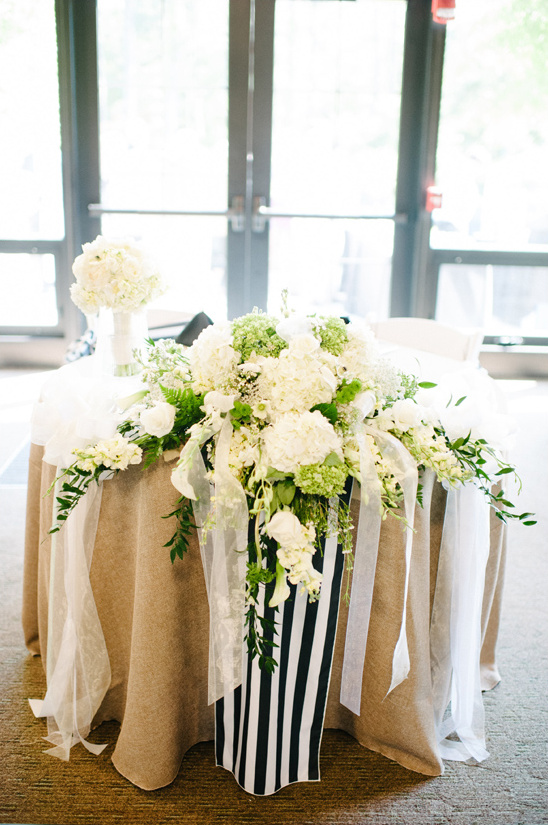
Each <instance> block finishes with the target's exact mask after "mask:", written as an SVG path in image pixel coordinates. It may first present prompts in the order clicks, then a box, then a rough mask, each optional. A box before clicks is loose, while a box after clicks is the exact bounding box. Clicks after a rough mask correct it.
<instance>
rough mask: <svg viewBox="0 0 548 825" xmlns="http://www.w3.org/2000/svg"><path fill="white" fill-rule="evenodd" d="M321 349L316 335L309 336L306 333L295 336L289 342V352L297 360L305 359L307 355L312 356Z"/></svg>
mask: <svg viewBox="0 0 548 825" xmlns="http://www.w3.org/2000/svg"><path fill="white" fill-rule="evenodd" d="M280 337H282V336H280ZM319 348H320V342H319V341H318V339H317V338H316V337H315V336H314V335H309V334H306V333H305V334H299V335H295V336H293V337H292V338H291V340H290V342H289V352H290V353H291V355H292V356H294V357H295V358H303V357H304V356H305V355H312V354H313V353H314V352H316V350H318V349H319Z"/></svg>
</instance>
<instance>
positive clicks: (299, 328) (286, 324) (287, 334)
mask: <svg viewBox="0 0 548 825" xmlns="http://www.w3.org/2000/svg"><path fill="white" fill-rule="evenodd" d="M313 329H314V326H313V323H312V319H311V318H306V317H302V316H301V317H299V316H298V315H290V316H289V318H284V319H283V320H282V321H280V322H279V324H278V325H277V326H276V332H277V333H278V335H279V336H280V338H283V340H284V341H287V343H289V342H290V341H291V339H292V338H295V336H297V335H312V330H313Z"/></svg>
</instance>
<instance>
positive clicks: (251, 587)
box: [244, 535, 278, 673]
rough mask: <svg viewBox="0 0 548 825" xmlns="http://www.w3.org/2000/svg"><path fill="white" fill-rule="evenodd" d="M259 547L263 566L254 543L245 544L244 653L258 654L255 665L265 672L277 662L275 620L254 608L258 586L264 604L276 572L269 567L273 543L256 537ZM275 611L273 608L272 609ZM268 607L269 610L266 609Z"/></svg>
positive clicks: (274, 562) (270, 565)
mask: <svg viewBox="0 0 548 825" xmlns="http://www.w3.org/2000/svg"><path fill="white" fill-rule="evenodd" d="M260 543H261V547H260V550H262V552H263V554H264V560H265V561H266V566H263V557H262V556H261V557H259V555H258V551H259V548H257V546H256V545H255V542H251V543H250V544H249V545H248V547H247V553H248V558H249V560H248V562H247V576H246V582H247V592H246V602H247V610H246V614H245V627H246V633H245V637H244V638H245V642H246V645H247V652H248V654H249V655H250V657H251V659H255V658H256V657H258V659H259V667H260V668H261V670H264V671H266V672H267V673H273V672H274V670H275V668H276V667H277V664H278V663H277V662H276V660H275V659H274V657H273V655H272V654H273V652H274V648H275V647H278V645H277V643H276V642H275V641H274V636H275V633H276V623H275V621H274V619H271V618H268V616H267V615H266V614H267V610H266V609H265V611H264V615H261V614H260V613H259V612H258V610H257V604H258V600H259V589H260V588H261V587H264V588H265V605H266V604H268V601H269V599H270V597H271V595H272V593H273V591H274V585H273V582H274V580H275V578H276V574H275V573H274V572H273V570H272V568H273V567H275V564H276V546H277V545H276V542H274V541H272V539H268V537H266V536H264V535H263V536H261V538H260ZM274 609H275V610H277V608H274ZM269 610H272V609H271V608H269Z"/></svg>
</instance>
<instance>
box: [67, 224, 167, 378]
mask: <svg viewBox="0 0 548 825" xmlns="http://www.w3.org/2000/svg"><path fill="white" fill-rule="evenodd" d="M72 271H73V274H74V276H75V278H76V283H74V284H72V285H71V288H70V294H71V298H72V300H73V302H74V303H75V304H76V306H77V307H78V308H79V309H81V310H82V312H84V313H85V314H86V315H95V314H97V313H99V311H100V310H102V311H103V314H104V315H105V314H106V315H108V322H107V321H106V320H105V321H104V324H103V325H106V324H107V323H108V326H109V329H108V334H109V335H110V336H111V350H112V357H113V359H114V369H113V373H114V375H116V376H120V377H123V376H127V375H133V374H135V373H136V372H137V371H138V370H140V366H139V365H138V364H137V362H136V361H135V359H134V358H133V350H134V348H135V347H136V346H137V345H138V344H139V342H140V341H141V340H142V339H143V338H144V337H145V334H146V323H145V322H144V315H143V314H142V311H143V309H144V307H145V306H146V305H147V304H148V303H150V301H152V300H154V299H155V298H157V297H159V296H160V295H161V294H162V293H163V292H164V291H165V287H164V285H163V282H162V278H161V276H160V274H159V272H158V270H157V269H156V267H155V265H154V264H153V262H152V261H151V260H150V259H149V257H148V256H147V255H146V254H145V252H144V251H143V250H142V249H141V248H140V247H139V246H138V245H137V244H136V243H135V241H133V240H132V239H120V240H118V239H109V238H105V237H103V236H102V235H99V236H98V237H97V238H96V239H95V240H94V241H93V242H92V243H86V244H84V245H83V247H82V254H81V255H79V256H78V257H77V258H76V259H75V261H74V264H73V267H72ZM104 334H105V333H103V335H104Z"/></svg>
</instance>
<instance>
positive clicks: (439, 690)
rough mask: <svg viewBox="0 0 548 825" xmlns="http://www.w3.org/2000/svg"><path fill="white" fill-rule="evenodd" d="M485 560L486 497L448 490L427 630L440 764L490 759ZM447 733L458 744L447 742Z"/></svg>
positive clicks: (470, 489)
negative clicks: (484, 685) (483, 663)
mask: <svg viewBox="0 0 548 825" xmlns="http://www.w3.org/2000/svg"><path fill="white" fill-rule="evenodd" d="M488 556H489V504H488V502H487V501H486V499H485V495H484V494H483V493H482V491H481V490H480V489H478V488H477V487H476V485H475V484H473V483H468V484H465V485H463V486H461V487H459V488H458V489H454V490H449V491H448V493H447V506H446V512H445V520H444V525H443V535H442V543H441V548H440V559H439V565H438V577H437V582H436V592H435V595H434V603H433V607H432V620H431V627H430V654H431V662H432V689H433V697H434V712H435V721H436V729H437V732H438V741H439V747H440V755H441V756H442V758H444V759H452V760H457V761H466V760H467V759H470V758H473V759H475V760H476V761H478V762H481V761H483V760H484V759H486V758H487V757H488V756H489V753H488V751H487V749H486V747H485V720H484V708H483V700H482V695H481V676H480V652H481V611H482V603H483V592H484V586H485V569H486V565H487V559H488ZM449 702H450V703H451V708H450V712H449V714H448V715H447V716H446V717H445V718H444V714H445V711H446V709H447V706H448V703H449ZM452 733H456V734H457V736H458V738H459V740H460V741H455V740H453V739H448V738H447V737H448V736H449V735H450V734H452Z"/></svg>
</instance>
